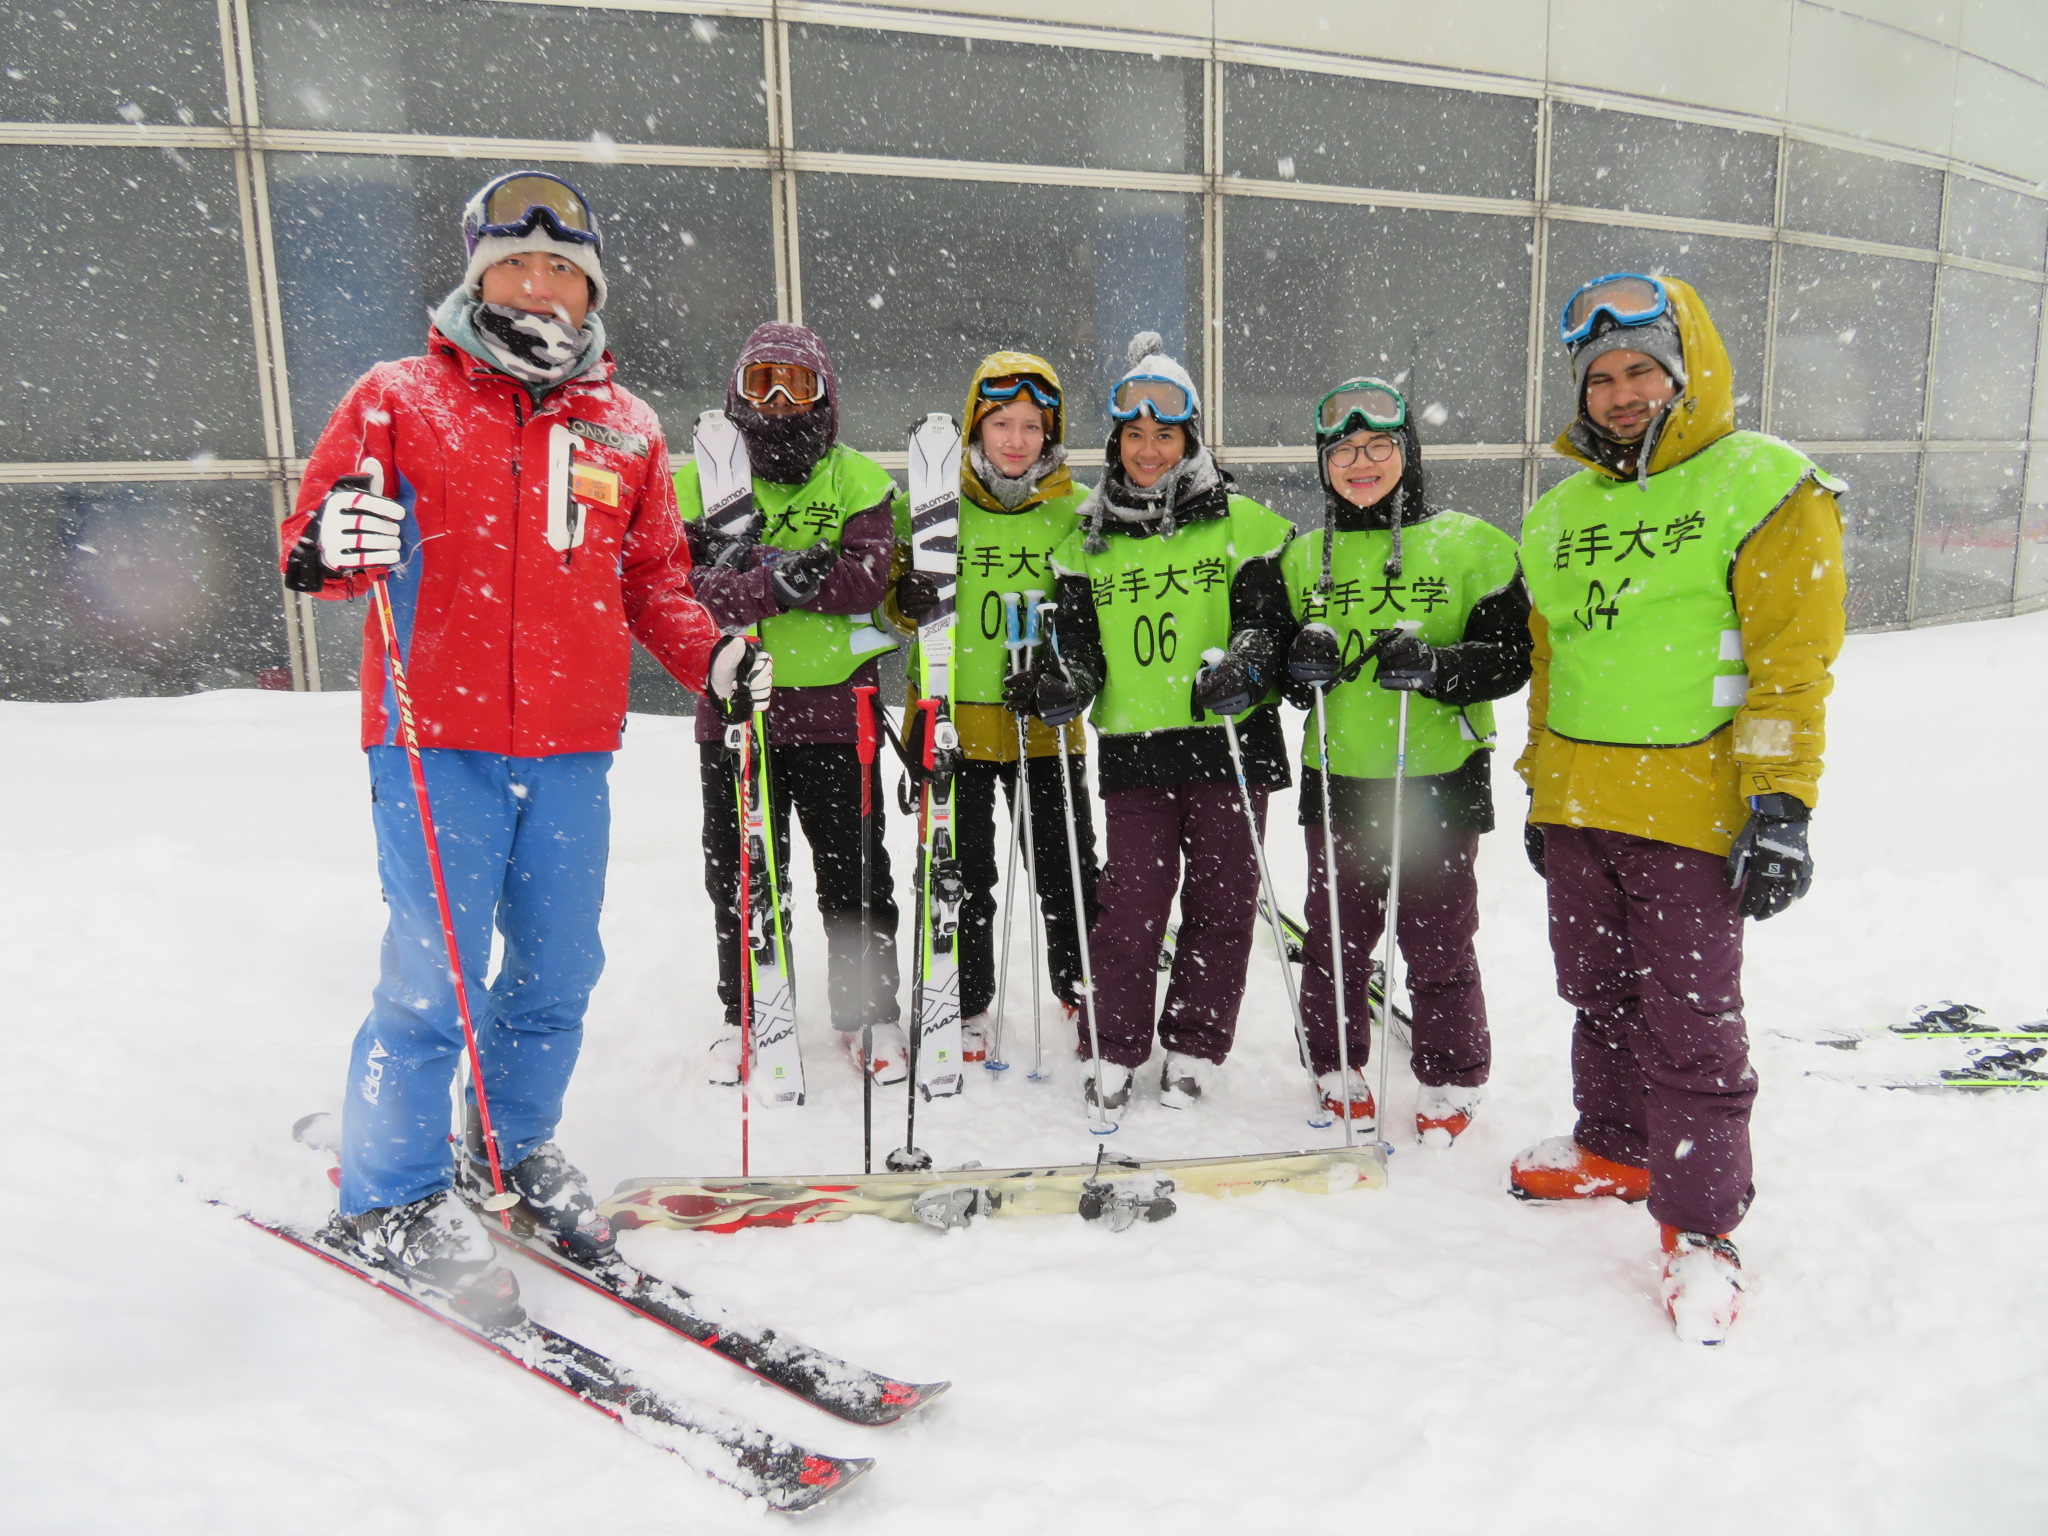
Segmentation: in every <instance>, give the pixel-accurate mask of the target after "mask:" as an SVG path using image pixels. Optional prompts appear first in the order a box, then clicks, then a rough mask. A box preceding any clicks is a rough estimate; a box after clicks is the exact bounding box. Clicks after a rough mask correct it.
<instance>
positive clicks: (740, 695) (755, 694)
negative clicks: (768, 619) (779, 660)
mask: <svg viewBox="0 0 2048 1536" xmlns="http://www.w3.org/2000/svg"><path fill="white" fill-rule="evenodd" d="M705 675H706V679H707V682H708V685H709V687H710V689H711V699H712V702H713V703H714V704H716V705H717V706H718V714H719V718H720V719H722V720H724V721H726V722H727V723H728V724H734V723H737V722H740V721H743V720H746V719H748V718H749V717H751V716H752V715H754V714H756V713H758V712H760V711H763V710H765V709H767V707H768V699H769V695H770V694H772V693H773V692H774V690H775V658H774V657H772V656H770V655H769V654H768V653H767V652H766V651H764V650H763V649H761V642H760V641H759V640H757V639H755V638H754V637H753V636H752V635H727V636H726V637H725V638H724V639H723V640H721V641H719V642H718V644H716V645H714V646H713V647H712V648H711V665H710V667H709V668H708V669H707V671H706V674H705Z"/></svg>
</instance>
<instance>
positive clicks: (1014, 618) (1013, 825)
mask: <svg viewBox="0 0 2048 1536" xmlns="http://www.w3.org/2000/svg"><path fill="white" fill-rule="evenodd" d="M1002 601H1003V650H1004V652H1005V655H1004V666H1003V673H1004V676H1005V677H1015V676H1016V675H1017V674H1018V672H1019V671H1021V670H1022V668H1020V667H1019V666H1018V664H1017V663H1018V659H1019V657H1020V655H1021V654H1022V652H1023V649H1024V625H1023V623H1022V621H1021V619H1020V618H1019V615H1018V607H1019V605H1020V604H1021V603H1022V602H1023V601H1024V598H1023V595H1022V594H1021V593H1017V592H1005V593H1004V594H1003V596H1002ZM1012 718H1013V719H1015V721H1016V723H1017V772H1018V775H1019V777H1018V780H1017V787H1018V790H1019V791H1021V790H1022V788H1023V783H1024V780H1023V777H1022V775H1023V772H1024V717H1023V716H1022V715H1015V716H1013V717H1012ZM1017 806H1018V801H1017V799H1016V797H1015V796H1014V795H1013V796H1012V798H1011V800H1010V857H1009V861H1008V863H1007V866H1006V867H1005V869H1004V871H1003V942H1002V944H1001V945H1000V946H999V948H998V951H997V954H998V958H997V960H996V1011H995V1020H994V1023H993V1025H992V1026H991V1030H990V1034H991V1037H992V1038H991V1039H990V1040H989V1045H988V1052H989V1054H988V1060H987V1061H986V1062H984V1063H983V1065H984V1066H986V1067H987V1068H988V1070H989V1071H991V1072H1004V1071H1007V1070H1009V1065H1010V1064H1009V1063H1008V1062H1006V1061H1004V1060H1003V1015H1004V1013H1005V1011H1006V1009H1007V1008H1008V1002H1009V995H1010V929H1011V926H1012V923H1013V920H1014V918H1015V916H1016V910H1017V852H1018V849H1019V848H1020V847H1022V845H1023V836H1024V834H1023V823H1022V822H1021V820H1020V819H1019V817H1018V814H1017ZM989 810H990V819H991V820H993V819H994V810H995V808H994V807H993V806H991V807H990V808H989ZM1033 985H1034V986H1035V985H1036V983H1035V982H1034V983H1033Z"/></svg>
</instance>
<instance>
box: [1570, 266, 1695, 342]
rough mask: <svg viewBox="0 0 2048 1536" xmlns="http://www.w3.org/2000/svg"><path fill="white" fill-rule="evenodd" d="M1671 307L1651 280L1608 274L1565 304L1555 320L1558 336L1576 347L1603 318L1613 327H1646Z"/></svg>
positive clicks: (1628, 274) (1635, 274)
mask: <svg viewBox="0 0 2048 1536" xmlns="http://www.w3.org/2000/svg"><path fill="white" fill-rule="evenodd" d="M1670 307H1671V296H1670V295H1669V294H1668V293H1666V292H1665V291H1664V285H1663V284H1662V283H1660V282H1659V281H1658V280H1657V279H1656V278H1654V277H1645V276H1644V275H1643V274H1642V273H1640V272H1610V273H1608V274H1607V275H1606V276H1605V277H1596V278H1594V279H1593V281H1591V282H1590V283H1587V284H1586V285H1585V286H1584V287H1583V288H1581V289H1579V291H1578V292H1577V293H1575V294H1573V295H1572V296H1571V297H1570V298H1568V299H1566V300H1565V301H1564V309H1563V310H1562V311H1561V312H1560V313H1559V315H1558V317H1557V336H1558V340H1560V341H1562V342H1563V343H1564V344H1565V345H1566V346H1568V347H1575V346H1577V345H1578V344H1579V343H1580V342H1582V341H1584V340H1585V339H1586V338H1587V337H1588V336H1590V335H1592V334H1593V327H1594V326H1595V325H1596V324H1598V323H1599V320H1600V317H1601V316H1602V315H1605V316H1607V318H1608V319H1610V320H1612V321H1613V322H1614V323H1615V324H1616V325H1622V326H1628V325H1647V324H1649V323H1650V322H1651V321H1652V320H1655V319H1656V318H1657V317H1658V316H1659V315H1661V314H1663V313H1664V312H1665V311H1666V310H1667V309H1669V308H1670Z"/></svg>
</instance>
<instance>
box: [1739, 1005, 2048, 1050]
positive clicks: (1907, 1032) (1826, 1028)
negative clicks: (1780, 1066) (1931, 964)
mask: <svg viewBox="0 0 2048 1536" xmlns="http://www.w3.org/2000/svg"><path fill="white" fill-rule="evenodd" d="M1771 1033H1772V1034H1774V1035H1777V1036H1779V1037H1780V1038H1781V1039H1785V1040H1797V1041H1800V1042H1802V1043H1803V1044H1806V1045H1827V1046H1833V1047H1834V1048H1835V1049H1836V1050H1840V1051H1853V1050H1855V1049H1856V1047H1857V1046H1859V1045H1861V1044H1863V1042H1864V1041H1866V1040H2048V1019H2033V1020H2030V1021H2028V1022H2027V1023H2024V1024H2013V1025H2007V1026H1999V1025H1994V1024H1991V1023H1988V1022H1987V1021H1986V1014H1985V1012H1984V1010H1983V1009H1982V1008H1979V1007H1977V1006H1976V1005H1975V1004H1973V1003H1952V1002H1948V1001H1946V1000H1944V1001H1942V1002H1939V1003H1929V1004H1928V1005H1927V1006H1926V1007H1924V1008H1916V1009H1914V1010H1913V1013H1912V1016H1911V1017H1910V1018H1908V1019H1906V1020H1905V1021H1904V1022H1903V1023H1899V1024H1874V1025H1855V1024H1837V1025H1815V1026H1813V1027H1812V1028H1810V1029H1797V1028H1794V1029H1773V1030H1772V1031H1771Z"/></svg>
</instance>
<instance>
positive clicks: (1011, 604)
mask: <svg viewBox="0 0 2048 1536" xmlns="http://www.w3.org/2000/svg"><path fill="white" fill-rule="evenodd" d="M1023 601H1024V598H1023V595H1022V594H1021V593H1017V592H1005V593H1004V594H1003V646H1004V648H1005V649H1006V650H1010V651H1018V650H1021V649H1023V646H1024V616H1023V613H1022V612H1021V611H1020V605H1021V604H1022V603H1023ZM1011 659H1012V660H1013V661H1014V660H1015V657H1012V658H1011Z"/></svg>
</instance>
